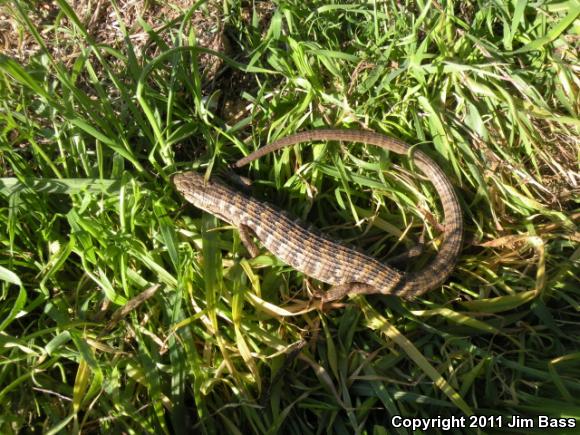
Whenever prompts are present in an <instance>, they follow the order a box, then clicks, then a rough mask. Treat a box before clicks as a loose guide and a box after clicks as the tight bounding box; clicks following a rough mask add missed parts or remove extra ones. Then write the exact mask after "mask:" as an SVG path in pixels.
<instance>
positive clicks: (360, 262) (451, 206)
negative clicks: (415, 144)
mask: <svg viewBox="0 0 580 435" xmlns="http://www.w3.org/2000/svg"><path fill="white" fill-rule="evenodd" d="M329 140H335V141H349V142H360V143H366V144H371V145H375V146H378V147H381V148H384V149H387V150H390V151H393V152H395V153H397V154H407V153H409V151H410V146H409V145H407V144H406V143H404V142H401V141H399V140H396V139H392V138H389V137H387V136H384V135H382V134H378V133H374V132H370V131H358V130H336V129H325V130H312V131H305V132H301V133H296V134H293V135H290V136H287V137H285V138H282V139H280V140H278V141H276V142H273V143H271V144H269V145H266V146H265V147H263V148H260V149H258V150H257V151H255V152H253V153H252V154H250V155H248V156H247V157H244V158H243V159H241V160H239V161H238V162H236V163H235V165H234V166H235V167H241V166H243V165H245V164H247V163H250V162H251V161H253V160H256V159H258V158H260V157H262V156H264V155H265V154H268V153H270V152H272V151H275V150H279V149H281V148H284V147H287V146H291V145H294V144H298V143H301V142H314V141H329ZM412 157H413V162H414V164H415V166H416V167H417V168H419V169H420V170H421V172H423V173H424V174H425V175H426V176H427V177H428V178H429V179H430V180H431V182H432V183H433V186H434V187H435V190H436V191H437V193H438V194H439V197H440V198H441V204H442V207H443V213H444V216H445V230H444V241H443V243H442V245H441V248H440V250H439V252H438V253H437V255H436V257H435V258H434V259H433V261H432V262H431V263H430V264H428V265H427V266H426V267H425V268H424V269H422V270H420V271H417V272H412V273H408V274H403V273H401V272H399V271H398V270H396V269H394V268H392V267H390V266H387V265H386V264H383V263H381V262H379V261H377V260H375V259H374V258H372V257H369V256H367V255H365V254H363V253H361V252H358V251H356V250H354V249H351V248H348V247H346V246H344V245H342V244H340V243H337V242H335V241H333V240H331V239H329V238H328V237H326V236H322V235H319V234H315V233H312V232H309V231H308V230H307V229H305V228H304V227H303V226H302V225H301V224H299V223H296V222H294V221H292V220H291V219H290V218H288V217H287V216H286V215H285V214H284V213H282V212H280V211H278V210H276V209H275V208H273V207H272V206H270V205H269V204H266V203H263V202H260V201H258V200H256V199H254V198H252V197H250V196H247V195H246V194H244V193H242V192H239V191H237V190H235V189H233V188H231V187H229V186H227V185H226V184H223V183H221V182H219V181H216V180H208V181H206V180H204V178H203V176H202V175H201V174H199V173H197V172H185V173H181V174H176V175H175V176H174V177H173V182H174V184H175V187H176V188H177V190H178V191H179V192H181V194H182V195H183V196H184V197H185V199H186V200H187V201H189V202H191V203H192V204H193V205H195V206H196V207H198V208H201V209H202V210H205V211H207V212H209V213H212V214H214V215H215V216H217V217H219V218H220V219H223V220H225V221H227V222H230V223H231V224H233V225H235V226H236V227H238V228H239V230H240V235H241V239H242V241H243V243H244V245H245V246H246V247H247V248H248V251H249V252H250V253H251V254H252V255H254V256H255V255H257V253H258V248H257V247H256V246H255V245H254V244H253V242H252V239H251V233H253V234H255V235H256V237H257V238H258V239H259V240H260V241H261V242H262V244H263V245H264V246H265V247H266V248H267V249H268V250H269V251H270V252H272V253H273V254H275V255H276V256H277V257H278V258H280V259H281V260H283V261H284V262H285V263H287V264H289V265H290V266H292V267H294V268H295V269H297V270H299V271H301V272H303V273H305V274H306V275H308V276H310V277H313V278H315V279H318V280H320V281H323V282H326V283H328V284H332V285H333V287H332V288H331V289H330V290H329V291H328V292H326V293H325V295H324V297H323V300H324V301H332V300H337V299H340V298H342V297H343V296H345V295H346V294H348V293H362V294H371V293H382V294H394V295H398V296H402V297H405V298H411V297H415V296H419V295H421V294H423V293H425V292H427V291H429V290H432V289H434V288H436V287H438V286H440V285H441V284H442V283H443V282H444V281H445V280H446V279H447V277H448V276H449V274H450V273H451V271H452V270H453V267H454V266H455V263H456V261H457V257H458V255H459V250H460V249H461V243H462V234H463V219H462V215H461V209H460V207H459V202H458V200H457V196H456V195H455V191H454V190H453V187H452V185H451V183H450V182H449V180H448V179H447V177H446V176H445V174H444V173H443V171H442V170H441V168H439V166H438V165H437V164H436V163H435V162H434V161H433V160H432V159H431V158H430V157H429V156H427V155H426V154H425V153H423V152H421V151H414V152H413V153H412Z"/></svg>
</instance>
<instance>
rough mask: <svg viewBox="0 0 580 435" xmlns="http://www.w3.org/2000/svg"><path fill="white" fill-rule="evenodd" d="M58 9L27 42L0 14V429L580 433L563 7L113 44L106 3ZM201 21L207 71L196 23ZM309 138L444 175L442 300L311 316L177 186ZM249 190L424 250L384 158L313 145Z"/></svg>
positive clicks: (156, 32)
mask: <svg viewBox="0 0 580 435" xmlns="http://www.w3.org/2000/svg"><path fill="white" fill-rule="evenodd" d="M57 3H58V6H59V9H58V11H54V13H53V14H49V15H48V16H45V17H44V19H41V20H39V19H37V18H38V14H39V13H40V12H42V10H43V7H42V5H41V4H37V5H35V4H32V5H30V4H28V3H25V2H21V1H15V2H13V3H10V4H5V5H4V6H3V7H4V13H5V14H7V17H8V21H7V22H9V23H10V24H11V25H12V26H13V27H12V28H13V29H16V30H15V32H16V33H15V34H16V35H18V37H19V38H20V39H19V41H20V42H21V45H22V46H23V47H25V48H28V52H27V53H26V55H25V56H22V57H18V56H17V55H16V54H14V53H9V54H10V55H0V92H1V95H2V98H1V100H0V127H1V128H0V147H1V148H0V150H1V151H0V165H1V166H0V175H1V176H2V177H3V178H2V179H1V180H0V183H1V184H0V197H1V198H2V202H1V203H0V219H1V222H2V229H3V230H2V231H1V232H0V235H1V242H2V249H1V252H0V278H2V281H1V282H2V290H1V294H0V298H1V305H0V331H1V332H0V344H1V346H0V355H1V359H0V362H1V364H0V409H1V412H0V432H2V433H22V432H43V433H45V432H46V433H61V432H62V433H69V432H73V433H80V432H83V433H91V432H121V431H123V432H131V433H148V432H156V433H182V432H185V431H186V429H191V428H194V429H195V430H196V431H201V432H204V433H217V432H220V431H221V432H223V431H226V432H228V433H278V432H282V433H325V432H333V433H353V432H355V433H387V431H388V432H394V433H406V430H405V429H402V428H394V427H393V426H392V425H391V418H392V417H393V416H396V415H402V416H406V417H422V418H429V417H437V416H441V417H444V418H447V417H451V416H461V415H484V416H503V417H505V418H506V419H507V418H508V417H510V416H512V415H517V416H524V417H525V416H536V415H540V414H542V415H548V416H550V417H554V418H556V417H560V418H564V417H566V418H571V419H576V420H575V421H576V422H577V423H576V424H579V423H580V421H578V420H580V412H579V411H578V410H579V409H580V407H579V405H580V401H579V400H578V398H577V394H578V392H579V391H580V382H579V381H578V379H579V378H580V353H579V352H578V346H579V344H580V340H579V336H578V334H577V332H576V331H578V330H579V327H580V305H579V294H580V285H579V280H578V276H579V273H578V272H579V267H578V266H579V259H580V248H579V247H578V239H579V237H578V232H577V227H576V225H577V223H578V220H579V217H580V213H579V210H578V198H579V195H578V192H579V190H578V183H579V182H580V177H579V176H578V149H579V147H578V145H579V139H580V135H579V126H580V125H579V124H580V122H579V121H578V110H579V104H578V102H579V99H578V95H579V93H578V92H579V83H580V80H579V77H578V66H577V65H578V57H577V55H578V51H577V47H578V45H577V44H578V31H579V24H578V15H579V14H580V5H579V3H578V2H577V1H564V2H537V3H530V2H527V1H525V0H518V1H514V2H491V1H475V2H432V1H428V2H423V1H419V2H391V1H387V2H384V3H376V2H371V3H360V4H359V3H345V4H332V3H328V2H318V1H313V2H309V4H305V3H304V2H300V1H294V0H288V1H284V2H280V3H279V4H277V5H276V6H275V7H269V6H270V3H252V4H251V5H253V7H251V5H250V4H249V5H246V4H242V3H239V2H234V1H230V0H224V1H223V2H222V3H219V4H217V3H216V4H210V5H209V6H208V4H207V3H204V2H198V3H197V4H195V5H194V6H192V7H191V8H189V9H186V10H184V11H183V12H179V13H176V14H174V15H173V17H174V18H168V19H167V22H166V23H165V24H163V25H159V26H153V25H151V24H150V22H149V21H147V20H146V19H145V18H139V19H136V20H135V21H132V22H131V23H128V22H125V21H127V18H126V17H127V15H124V13H125V12H126V11H125V10H124V9H123V7H124V6H127V5H124V3H122V2H121V3H119V4H114V6H111V9H110V10H107V14H106V16H105V15H102V14H101V15H98V14H97V13H96V12H95V14H94V15H92V16H93V19H91V18H90V17H91V14H84V15H83V14H80V15H82V16H79V14H78V11H75V10H74V9H73V8H72V7H71V6H70V5H68V4H67V3H66V2H65V1H64V0H57ZM216 5H217V10H218V11H219V12H220V14H219V17H220V18H219V20H218V21H216V25H215V26H214V27H212V31H214V34H216V32H217V34H219V32H221V31H223V34H225V35H227V39H228V41H229V45H230V49H229V50H224V51H222V52H216V51H213V50H210V49H202V48H199V47H198V46H197V45H196V32H195V28H194V27H196V26H194V25H192V22H193V21H192V20H193V17H198V16H200V15H199V12H198V11H205V12H204V13H205V16H206V17H207V16H211V12H212V10H216ZM149 7H150V8H154V7H155V6H154V5H153V6H152V5H150V6H149ZM154 10H155V9H152V10H146V9H145V10H144V11H143V17H145V16H147V14H150V15H152V14H153V12H154ZM39 11H40V12H39ZM91 12H92V11H91ZM95 16H98V17H101V19H102V20H105V19H115V20H116V22H117V23H118V25H117V26H116V27H115V28H114V29H116V30H115V31H116V32H117V33H114V35H115V36H110V39H109V40H102V38H101V37H102V32H101V30H99V29H101V28H102V29H104V28H107V29H110V27H105V26H104V25H103V26H102V27H99V24H103V23H99V22H98V20H97V22H94V17H95ZM201 16H204V15H203V14H202V15H201ZM87 17H88V18H87ZM103 17H104V18H103ZM111 17H113V18H111ZM87 23H90V24H91V25H88V24H87ZM210 27H211V26H210ZM196 28H197V29H198V30H199V28H201V27H200V26H197V27H196ZM99 32H101V33H99ZM99 35H101V36H99ZM111 35H113V33H111ZM197 38H199V34H198V35H197ZM135 41H138V42H135ZM208 55H209V56H208ZM216 57H217V58H219V59H220V61H219V62H218V64H217V65H218V67H217V68H214V69H215V70H217V71H218V72H217V74H214V75H212V74H210V73H209V72H208V71H209V70H211V67H209V66H208V60H207V59H215V58H216ZM212 62H213V61H212ZM228 108H230V110H228ZM232 108H233V109H232ZM324 125H332V126H337V127H344V128H371V129H373V130H376V131H381V132H384V133H386V134H388V135H391V136H395V137H399V138H401V139H404V140H406V141H407V142H409V143H412V144H417V146H419V147H420V148H421V149H423V150H425V151H426V152H427V153H429V154H430V155H431V156H433V157H434V158H435V159H436V160H437V161H438V163H439V164H440V165H441V166H442V168H444V170H445V172H446V173H447V174H448V176H449V177H450V179H451V180H452V181H453V183H454V185H455V187H456V190H457V192H458V194H459V196H460V198H461V201H462V208H463V211H464V219H465V224H466V225H465V226H466V229H465V239H466V241H465V246H464V249H463V251H462V255H461V258H460V260H459V263H458V265H457V267H456V269H455V271H454V273H453V275H452V276H451V277H450V278H449V279H448V281H447V283H446V284H445V285H444V286H443V287H442V288H441V289H437V290H435V291H433V292H431V293H429V294H427V295H425V296H424V297H422V298H420V299H418V300H415V301H412V302H408V301H401V300H398V299H396V298H390V297H383V296H370V297H366V298H363V297H357V298H351V299H348V300H346V301H343V303H342V304H340V306H338V307H328V309H327V310H318V309H315V308H316V307H314V306H310V305H309V302H308V301H309V297H310V296H309V292H310V291H312V290H313V289H317V288H319V287H320V286H321V284H320V283H316V282H312V281H305V280H304V277H303V276H302V275H301V274H299V273H297V272H296V271H293V270H292V269H291V268H289V267H288V266H286V265H284V264H283V263H282V262H281V261H279V260H278V259H276V258H275V257H274V256H273V255H272V254H270V253H268V252H267V251H266V250H264V249H262V250H261V255H260V256H258V257H257V258H254V259H248V258H247V256H246V253H245V250H244V248H243V246H242V244H241V242H240V239H239V236H238V233H237V231H236V230H235V229H233V228H232V227H230V226H229V225H227V224H225V223H224V222H221V221H219V220H218V219H216V218H215V217H213V216H210V215H207V214H202V213H201V212H200V211H199V210H196V209H195V208H194V207H190V206H184V205H183V200H182V199H181V198H180V197H179V196H178V195H177V193H176V192H175V190H174V189H173V187H172V186H171V184H170V182H169V176H170V175H171V174H172V173H174V172H176V171H178V170H185V169H190V168H192V167H194V168H198V169H199V170H205V171H211V172H214V173H218V172H219V171H220V169H221V168H223V167H225V164H226V163H231V162H233V161H235V160H236V159H237V158H240V157H241V156H243V155H244V154H245V153H247V152H249V151H251V150H253V149H255V148H256V147H258V146H261V145H263V144H265V143H266V142H267V141H269V140H272V139H274V138H278V137H281V136H284V135H286V134H289V133H292V132H296V131H300V130H304V129H309V128H316V127H320V126H324ZM242 172H243V174H242V175H245V176H248V177H249V178H251V179H252V180H253V182H254V190H255V192H256V195H258V196H260V197H262V198H267V199H268V200H270V201H272V202H275V203H276V204H278V205H279V206H280V207H281V208H283V209H285V210H288V212H289V213H291V214H293V215H297V216H300V217H302V218H304V219H305V220H307V221H308V222H312V223H314V224H315V225H316V226H317V227H319V228H321V229H322V230H324V231H325V232H327V233H329V234H330V235H332V236H333V237H337V238H338V237H340V238H341V239H343V240H346V241H348V242H352V243H355V244H357V245H359V246H360V247H362V248H364V249H365V250H366V251H367V252H369V254H372V255H374V256H377V257H379V258H383V259H384V258H388V257H392V256H394V255H396V254H398V253H401V252H404V251H405V250H406V249H409V248H410V247H411V246H413V244H414V243H416V240H417V238H418V237H419V235H420V233H421V231H422V228H423V227H424V225H427V227H428V228H429V231H428V237H427V238H428V239H430V240H435V241H437V234H436V231H435V230H434V228H433V227H432V226H431V225H428V223H429V222H430V220H431V219H429V215H430V214H432V215H434V216H439V214H438V206H437V198H436V195H435V194H434V192H433V191H432V190H431V189H430V188H429V187H428V183H424V182H422V181H421V180H420V179H419V178H417V177H414V176H413V168H412V165H410V164H409V163H408V162H407V161H406V159H404V158H394V156H392V155H388V154H387V153H385V152H383V151H381V150H377V149H374V148H370V147H364V146H361V145H360V144H342V145H341V146H337V145H336V144H315V145H312V146H308V145H305V146H301V147H295V148H293V149H291V150H285V151H283V152H280V153H278V154H277V155H272V156H268V157H266V158H264V159H262V160H260V161H259V162H257V163H256V164H254V165H252V166H251V167H250V168H245V169H244V171H242ZM432 245H433V242H429V243H428V246H429V251H432V250H433V249H432ZM428 260H429V256H428V255H424V256H422V257H421V259H420V260H418V261H415V262H414V263H415V264H412V265H407V266H405V267H406V269H408V270H410V269H413V267H414V268H420V267H421V266H422V265H423V264H425V262H426V261H428ZM332 308H334V309H332ZM506 421H507V420H503V422H504V426H503V428H497V429H498V430H500V431H508V432H510V431H512V430H508V429H507V428H506V427H505V422H506ZM572 421H574V420H572ZM488 429H489V428H488ZM465 430H467V431H471V432H476V431H477V430H476V429H474V428H471V429H465ZM524 432H525V431H524Z"/></svg>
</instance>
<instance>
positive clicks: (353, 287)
mask: <svg viewBox="0 0 580 435" xmlns="http://www.w3.org/2000/svg"><path fill="white" fill-rule="evenodd" d="M372 293H379V291H378V290H377V289H376V288H375V287H373V286H372V285H369V284H365V283H362V282H347V283H344V284H337V285H333V286H332V287H331V288H330V290H328V291H327V292H326V293H324V295H323V296H322V302H332V301H337V300H339V299H342V298H343V297H345V296H346V295H349V294H350V295H353V294H356V295H364V294H372Z"/></svg>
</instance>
